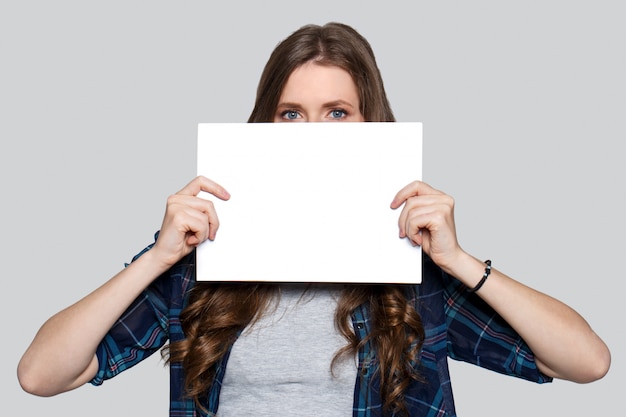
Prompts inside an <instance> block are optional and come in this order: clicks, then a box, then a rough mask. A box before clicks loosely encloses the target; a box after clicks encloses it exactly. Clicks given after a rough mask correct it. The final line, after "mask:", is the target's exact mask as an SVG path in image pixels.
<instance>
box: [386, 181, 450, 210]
mask: <svg viewBox="0 0 626 417" xmlns="http://www.w3.org/2000/svg"><path fill="white" fill-rule="evenodd" d="M427 194H443V193H442V192H441V191H439V190H436V189H434V188H433V187H431V186H430V185H428V184H426V183H425V182H422V181H413V182H412V183H410V184H407V185H406V186H404V188H402V189H401V190H400V191H398V193H397V194H396V195H395V197H394V198H393V200H392V201H391V208H392V209H397V208H398V207H400V206H401V205H402V204H403V203H404V202H405V201H406V200H407V199H408V198H409V197H413V196H417V195H427Z"/></svg>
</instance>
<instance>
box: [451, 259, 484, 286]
mask: <svg viewBox="0 0 626 417" xmlns="http://www.w3.org/2000/svg"><path fill="white" fill-rule="evenodd" d="M485 268H486V264H485V262H483V261H481V260H479V259H478V258H475V257H473V256H472V255H470V254H468V253H466V252H461V253H460V254H459V255H458V256H457V257H456V258H455V261H454V262H453V263H450V264H449V265H448V266H447V267H446V268H443V267H442V269H443V270H444V271H445V272H446V273H447V274H449V275H452V276H453V277H455V278H456V279H458V280H459V281H461V282H462V283H463V285H465V286H466V287H468V288H475V287H476V286H477V285H478V284H479V283H480V281H481V280H482V278H483V276H484V275H485Z"/></svg>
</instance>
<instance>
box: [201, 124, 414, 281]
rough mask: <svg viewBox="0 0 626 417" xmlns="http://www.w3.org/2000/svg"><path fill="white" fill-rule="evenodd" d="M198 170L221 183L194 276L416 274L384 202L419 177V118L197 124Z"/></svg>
mask: <svg viewBox="0 0 626 417" xmlns="http://www.w3.org/2000/svg"><path fill="white" fill-rule="evenodd" d="M198 174H199V175H204V176H205V177H208V178H210V179H212V180H214V181H216V182H217V183H219V184H220V185H222V186H224V188H226V189H227V190H228V191H229V192H230V194H231V198H230V200H228V201H221V200H219V199H217V198H215V197H213V196H210V195H209V194H207V193H202V195H201V197H203V198H210V199H211V200H212V201H213V202H214V204H215V207H216V210H217V215H218V217H219V220H220V228H219V231H218V233H217V237H216V239H215V240H214V241H206V242H204V243H203V244H201V245H200V246H199V247H198V249H197V258H196V262H197V280H198V281H273V282H338V283H419V282H421V252H420V248H419V247H414V246H413V245H412V244H411V243H410V242H409V240H408V239H400V238H399V237H398V217H399V215H400V210H401V208H400V209H397V210H392V209H391V208H390V204H391V201H392V199H393V197H394V196H395V195H396V193H397V192H398V191H400V189H401V188H402V187H404V186H405V185H407V184H409V183H410V182H412V181H414V180H419V179H421V176H422V125H421V123H215V124H214V123H206V124H205V123H203V124H200V125H199V126H198Z"/></svg>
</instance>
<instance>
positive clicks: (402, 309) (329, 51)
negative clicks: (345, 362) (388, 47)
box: [163, 23, 424, 415]
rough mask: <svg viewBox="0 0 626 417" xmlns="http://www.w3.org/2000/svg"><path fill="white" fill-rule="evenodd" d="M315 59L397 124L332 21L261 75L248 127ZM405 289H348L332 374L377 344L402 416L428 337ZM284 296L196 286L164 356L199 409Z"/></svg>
mask: <svg viewBox="0 0 626 417" xmlns="http://www.w3.org/2000/svg"><path fill="white" fill-rule="evenodd" d="M309 61H315V62H316V63H318V64H320V65H329V66H337V67H340V68H342V69H344V70H346V71H348V72H349V73H350V74H351V75H352V78H353V79H354V82H355V84H356V85H357V88H358V91H359V99H360V100H359V103H360V111H361V114H362V115H363V117H364V119H365V120H367V121H373V122H393V121H395V119H394V116H393V113H392V111H391V107H390V106H389V102H388V100H387V96H386V94H385V89H384V86H383V81H382V78H381V75H380V71H379V69H378V66H377V64H376V60H375V58H374V53H373V51H372V48H371V46H370V44H369V43H368V42H367V40H366V39H365V38H363V37H362V36H361V35H360V34H359V33H358V32H357V31H356V30H354V29H353V28H351V27H350V26H347V25H344V24H340V23H328V24H326V25H324V26H317V25H307V26H304V27H302V28H300V29H299V30H297V31H296V32H294V33H293V34H292V35H290V36H289V37H288V38H286V39H285V40H284V41H282V42H281V43H279V45H278V46H277V47H276V49H275V50H274V51H273V53H272V54H271V56H270V59H269V60H268V62H267V64H266V66H265V68H264V70H263V73H262V75H261V80H260V82H259V86H258V89H257V96H256V102H255V106H254V110H253V111H252V114H251V115H250V118H249V119H248V122H250V123H258V122H271V121H272V120H273V119H274V114H275V112H276V107H277V105H278V100H279V98H280V94H281V92H282V90H283V87H284V85H285V83H286V82H287V79H288V77H289V75H290V74H291V73H292V72H293V70H294V69H296V68H298V67H299V66H301V65H302V64H304V63H307V62H309ZM337 285H340V284H337ZM405 290H406V288H405V287H404V286H401V285H365V284H361V285H343V287H342V292H341V296H340V298H339V301H338V304H337V308H336V311H335V327H336V328H337V330H338V331H339V332H340V333H341V334H342V335H343V336H344V338H345V339H346V345H345V346H344V347H343V348H342V349H340V350H339V351H338V352H337V353H336V354H335V357H334V359H333V361H332V363H331V364H329V367H330V368H331V370H332V367H333V365H334V364H335V362H336V361H337V360H338V359H339V358H340V357H342V356H343V355H352V356H353V357H354V355H355V354H356V353H357V352H358V351H359V350H360V349H363V348H364V346H365V344H366V343H368V342H371V343H372V345H373V347H374V350H375V356H376V359H377V361H378V373H379V375H378V376H379V378H380V387H381V397H382V400H383V407H384V412H385V413H389V414H391V413H395V414H396V415H402V414H406V406H405V403H404V394H405V392H406V390H407V388H408V386H409V385H410V384H411V382H412V381H414V380H420V376H419V374H418V372H417V370H416V365H417V364H418V362H419V351H420V349H421V346H422V343H423V339H424V328H423V325H422V322H421V318H420V316H419V314H418V313H417V311H416V310H415V308H414V306H413V305H412V303H411V302H410V301H408V294H407V293H406V291H405ZM278 291H279V290H278V286H277V285H276V284H271V283H209V282H198V283H196V285H195V287H194V288H193V289H192V290H191V292H190V294H189V298H188V305H187V307H186V308H185V309H184V310H183V312H182V313H181V324H182V327H183V331H184V333H185V337H186V339H184V340H181V341H177V342H172V343H171V344H170V345H169V347H167V348H166V349H164V352H163V354H164V356H165V357H166V359H167V360H168V361H170V362H179V363H182V365H183V367H184V369H185V375H186V376H185V385H186V388H187V394H188V395H189V397H191V398H193V399H194V400H195V401H196V404H198V405H200V398H202V396H206V395H207V391H208V390H209V388H210V387H211V384H212V383H213V380H214V377H215V372H216V366H217V365H218V364H219V362H220V360H221V359H222V358H223V356H224V355H225V354H226V353H227V352H228V350H229V349H230V346H232V344H233V343H234V342H235V340H236V339H237V337H238V335H239V333H240V332H241V331H242V330H243V329H244V328H246V327H247V326H249V325H251V324H253V323H254V322H255V321H256V320H257V319H259V318H260V317H261V316H262V315H263V314H264V313H266V312H267V311H268V308H269V307H270V306H271V305H272V302H273V301H274V300H276V297H278V296H279V293H278ZM365 303H367V304H369V308H370V311H371V314H372V319H373V322H372V331H371V333H370V334H369V335H368V336H367V338H366V339H364V340H360V341H359V340H358V339H357V337H356V335H355V333H354V330H353V329H352V327H351V325H352V322H351V320H350V317H351V315H352V313H353V312H354V310H355V309H356V308H357V307H359V306H361V305H363V304H365Z"/></svg>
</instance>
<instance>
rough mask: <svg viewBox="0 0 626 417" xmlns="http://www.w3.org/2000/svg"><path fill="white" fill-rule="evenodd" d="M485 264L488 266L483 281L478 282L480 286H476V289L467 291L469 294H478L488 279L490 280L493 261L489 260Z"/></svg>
mask: <svg viewBox="0 0 626 417" xmlns="http://www.w3.org/2000/svg"><path fill="white" fill-rule="evenodd" d="M485 264H486V265H487V266H486V267H485V273H484V274H483V277H482V279H481V280H480V281H479V282H478V284H476V286H475V287H474V288H470V289H468V290H467V291H468V292H476V291H478V290H479V289H480V287H482V286H483V284H484V283H485V281H487V278H489V274H491V261H490V260H489V259H487V260H486V261H485Z"/></svg>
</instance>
